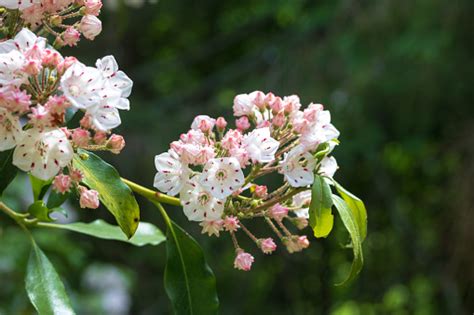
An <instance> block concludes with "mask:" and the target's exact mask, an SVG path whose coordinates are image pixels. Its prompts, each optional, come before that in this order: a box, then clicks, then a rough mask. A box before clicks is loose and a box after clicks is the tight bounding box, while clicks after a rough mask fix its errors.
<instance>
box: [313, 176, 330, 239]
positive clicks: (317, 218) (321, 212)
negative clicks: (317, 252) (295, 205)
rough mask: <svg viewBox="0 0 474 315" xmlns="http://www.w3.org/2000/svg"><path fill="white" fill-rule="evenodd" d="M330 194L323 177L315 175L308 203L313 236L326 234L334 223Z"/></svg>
mask: <svg viewBox="0 0 474 315" xmlns="http://www.w3.org/2000/svg"><path fill="white" fill-rule="evenodd" d="M331 195H332V194H331V187H329V184H328V183H327V182H326V180H325V179H324V178H323V177H321V176H319V175H316V176H315V177H314V183H313V187H312V189H311V203H310V205H309V224H310V225H311V227H312V228H313V232H314V236H315V237H326V236H328V235H329V233H330V232H331V230H332V227H333V225H334V216H333V215H332V211H331V208H332V198H331Z"/></svg>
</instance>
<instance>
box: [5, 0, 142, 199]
mask: <svg viewBox="0 0 474 315" xmlns="http://www.w3.org/2000/svg"><path fill="white" fill-rule="evenodd" d="M20 2H21V1H20ZM0 85H1V87H0V151H6V150H11V149H14V151H13V164H14V165H15V166H17V167H18V168H19V169H21V170H22V171H24V172H30V173H31V174H32V175H33V176H35V177H37V178H39V179H42V180H50V179H52V178H53V177H55V176H56V179H54V182H55V185H54V187H55V188H56V189H57V190H58V191H59V192H63V193H64V192H66V191H69V189H70V188H71V187H73V186H74V183H76V184H77V183H78V182H79V181H80V178H81V175H80V174H77V170H74V169H73V168H72V159H73V156H74V152H75V151H76V150H77V149H78V148H84V149H87V150H95V151H97V150H106V151H111V152H113V153H119V152H120V150H121V149H122V148H123V147H124V145H125V142H124V139H123V137H122V136H119V135H115V134H111V130H112V129H113V128H115V127H117V126H119V125H120V123H121V120H120V115H119V109H121V110H128V109H129V107H130V105H129V101H128V96H129V95H130V93H131V89H132V85H133V82H132V81H131V80H130V79H129V78H128V77H127V75H126V74H125V73H123V72H122V71H119V70H118V65H117V63H116V61H115V59H114V57H112V56H107V57H104V58H102V59H99V60H97V63H96V67H87V66H85V65H84V64H82V63H80V62H79V61H78V60H77V59H76V58H74V57H66V58H64V57H63V56H61V54H60V53H59V52H58V51H56V50H54V48H52V47H49V46H48V45H47V41H46V39H45V38H42V37H37V36H36V35H35V34H34V33H32V32H31V31H30V30H28V29H26V28H25V29H23V30H21V31H20V32H19V33H18V34H17V35H16V36H15V38H14V39H10V40H6V41H3V42H1V43H0ZM81 115H82V117H81ZM72 116H76V117H78V118H79V119H80V124H79V126H76V127H74V126H70V123H69V124H68V117H72ZM76 188H78V189H77V191H79V192H80V194H81V206H83V205H84V207H88V208H94V207H97V206H96V205H97V202H96V200H98V199H97V198H94V197H93V195H94V193H87V192H86V191H85V190H84V189H82V188H80V187H76Z"/></svg>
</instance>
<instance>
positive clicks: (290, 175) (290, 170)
mask: <svg viewBox="0 0 474 315" xmlns="http://www.w3.org/2000/svg"><path fill="white" fill-rule="evenodd" d="M315 166H316V160H315V159H314V157H313V156H312V155H311V153H309V152H307V151H305V150H304V148H303V147H302V146H297V147H295V148H293V149H292V150H291V151H290V152H288V153H286V154H285V159H284V160H283V161H282V162H280V172H281V173H283V175H284V176H285V179H286V180H287V181H288V183H289V184H290V185H291V186H293V187H304V186H308V185H311V184H312V183H313V181H314V174H313V171H314V168H315Z"/></svg>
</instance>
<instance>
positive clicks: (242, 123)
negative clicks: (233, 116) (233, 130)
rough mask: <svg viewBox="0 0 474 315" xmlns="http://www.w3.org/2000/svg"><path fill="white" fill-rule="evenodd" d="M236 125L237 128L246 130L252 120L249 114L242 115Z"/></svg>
mask: <svg viewBox="0 0 474 315" xmlns="http://www.w3.org/2000/svg"><path fill="white" fill-rule="evenodd" d="M235 125H236V126H237V129H239V130H241V131H244V130H247V129H249V128H250V122H249V119H248V118H247V116H242V117H240V118H239V119H237V120H236V121H235Z"/></svg>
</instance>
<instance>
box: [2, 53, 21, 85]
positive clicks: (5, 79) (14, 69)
mask: <svg viewBox="0 0 474 315" xmlns="http://www.w3.org/2000/svg"><path fill="white" fill-rule="evenodd" d="M25 65H26V59H25V56H23V54H22V53H20V52H19V51H18V50H12V51H10V52H8V53H5V54H0V84H1V85H3V86H8V85H13V86H20V85H21V84H23V83H25V82H26V81H27V80H28V74H27V73H26V72H25V71H23V67H24V66H25Z"/></svg>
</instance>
